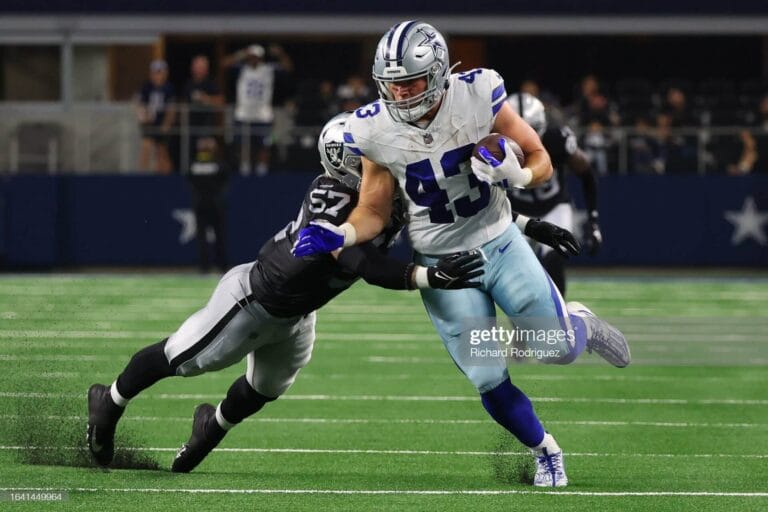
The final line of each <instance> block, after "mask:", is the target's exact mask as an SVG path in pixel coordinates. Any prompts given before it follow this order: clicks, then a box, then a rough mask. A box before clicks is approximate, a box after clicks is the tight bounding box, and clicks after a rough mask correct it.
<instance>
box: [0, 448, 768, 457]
mask: <svg viewBox="0 0 768 512" xmlns="http://www.w3.org/2000/svg"><path fill="white" fill-rule="evenodd" d="M85 449H86V447H85V446H18V445H17V446H0V450H9V451H10V450H75V451H79V450H85ZM123 449H124V450H126V451H136V452H141V451H148V452H174V453H175V452H178V451H179V448H178V446H176V447H173V448H166V447H157V446H151V447H140V448H138V447H137V448H123ZM216 452H218V453H302V454H315V455H318V454H319V455H336V454H347V455H437V456H443V455H458V456H469V457H477V456H487V455H497V456H503V457H530V456H531V454H530V453H528V452H506V451H505V452H500V451H491V450H455V451H452V450H375V449H363V448H347V449H342V448H338V449H336V448H216ZM566 456H567V457H641V458H642V457H650V458H677V457H692V458H699V459H768V453H622V452H616V453H598V452H567V453H566Z"/></svg>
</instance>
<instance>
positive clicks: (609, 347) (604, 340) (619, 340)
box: [566, 301, 632, 368]
mask: <svg viewBox="0 0 768 512" xmlns="http://www.w3.org/2000/svg"><path fill="white" fill-rule="evenodd" d="M566 306H567V308H568V312H569V313H573V314H574V315H576V316H578V317H580V318H581V319H582V320H584V324H585V325H586V327H587V352H589V353H590V354H591V353H592V351H595V352H597V355H599V356H600V357H602V358H603V359H605V360H606V361H608V362H609V363H611V364H612V365H613V366H616V367H617V368H624V367H625V366H627V365H628V364H629V362H630V361H631V360H632V356H631V354H630V353H629V344H628V343H627V338H625V337H624V335H623V334H622V333H621V331H619V330H618V329H617V328H615V327H614V326H612V325H611V324H609V323H608V322H606V321H605V320H601V319H599V318H598V317H597V316H596V315H595V314H594V313H592V311H591V310H590V309H589V308H588V307H587V306H585V305H584V304H582V303H581V302H575V301H574V302H569V303H568V304H567V305H566Z"/></svg>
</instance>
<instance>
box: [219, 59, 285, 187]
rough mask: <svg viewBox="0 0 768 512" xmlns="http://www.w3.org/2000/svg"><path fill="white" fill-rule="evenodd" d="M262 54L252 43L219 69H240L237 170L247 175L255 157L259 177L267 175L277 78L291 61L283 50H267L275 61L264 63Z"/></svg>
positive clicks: (238, 82)
mask: <svg viewBox="0 0 768 512" xmlns="http://www.w3.org/2000/svg"><path fill="white" fill-rule="evenodd" d="M265 53H266V52H265V50H264V47H263V46H261V45H259V44H252V45H250V46H249V47H248V48H245V49H243V50H239V51H237V52H235V53H234V54H232V55H229V56H227V57H225V58H224V60H223V61H222V67H232V66H240V72H239V74H238V77H237V102H236V104H235V121H236V123H237V141H238V144H237V145H238V146H239V147H240V171H241V172H242V173H243V174H248V173H250V171H251V161H252V158H251V155H256V157H257V163H256V174H257V175H259V176H263V175H264V174H266V173H267V170H268V166H269V144H270V141H269V138H270V137H271V135H272V123H273V121H274V119H275V113H274V109H273V108H272V99H273V95H274V90H275V82H276V76H277V74H278V73H285V72H289V71H292V70H293V61H292V60H291V58H290V57H289V56H288V54H287V53H286V52H285V50H283V49H282V47H280V46H277V45H272V46H270V47H269V53H270V55H271V56H272V57H274V58H275V59H276V62H265V60H264V59H265ZM246 140H247V141H248V144H246V143H245V141H246Z"/></svg>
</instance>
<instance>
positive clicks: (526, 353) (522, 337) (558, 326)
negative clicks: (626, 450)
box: [460, 317, 576, 365]
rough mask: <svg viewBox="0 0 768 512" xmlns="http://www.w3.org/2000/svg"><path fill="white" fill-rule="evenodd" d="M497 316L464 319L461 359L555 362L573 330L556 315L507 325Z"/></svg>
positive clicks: (564, 351) (472, 361) (572, 343)
mask: <svg viewBox="0 0 768 512" xmlns="http://www.w3.org/2000/svg"><path fill="white" fill-rule="evenodd" d="M504 321H505V320H503V319H497V318H493V317H490V318H473V319H467V320H466V321H465V322H464V329H463V338H464V339H463V340H462V341H463V343H462V349H461V356H460V357H461V358H462V359H463V360H464V361H465V362H466V363H468V364H471V365H487V364H497V362H498V360H499V358H502V359H510V360H515V361H523V360H528V359H534V360H537V361H544V362H554V361H557V360H559V359H561V358H564V357H565V356H567V355H568V354H569V353H570V351H571V349H572V348H573V347H574V346H575V344H576V333H575V331H574V330H573V329H572V328H571V327H570V325H567V324H562V323H561V320H560V319H557V318H530V317H526V318H522V319H521V318H516V319H512V321H511V322H509V324H508V325H498V324H499V323H502V322H504Z"/></svg>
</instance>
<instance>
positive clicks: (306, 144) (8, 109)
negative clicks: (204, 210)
mask: <svg viewBox="0 0 768 512" xmlns="http://www.w3.org/2000/svg"><path fill="white" fill-rule="evenodd" d="M194 111H195V110H194V109H190V108H187V107H186V106H183V107H182V108H180V109H179V115H178V119H177V123H176V124H175V125H174V127H173V128H172V129H171V130H170V131H168V132H162V131H161V130H160V129H159V128H152V127H149V128H145V129H144V131H143V133H144V134H146V135H157V136H162V137H163V138H164V139H165V141H166V143H167V145H168V148H169V151H170V153H171V159H172V161H173V162H174V167H175V168H177V169H181V170H184V169H188V168H189V163H190V157H191V143H192V140H193V139H194V137H200V136H213V137H217V138H219V140H221V141H223V142H224V145H225V148H227V149H228V151H229V153H228V157H229V158H230V160H231V161H232V162H233V163H234V162H235V161H239V156H237V155H234V154H233V151H242V152H243V153H245V154H247V153H249V152H250V137H247V136H245V137H242V138H241V139H239V140H242V145H241V146H236V144H235V143H236V141H237V140H238V138H237V137H236V136H237V135H238V134H239V135H247V133H246V134H244V133H243V131H244V130H251V129H249V128H247V127H242V126H238V125H237V124H236V123H235V122H234V115H233V113H234V106H233V105H227V106H225V107H223V108H218V109H216V115H215V119H216V124H215V125H213V126H191V125H190V122H189V121H190V114H192V113H193V112H194ZM207 111H208V112H210V111H211V109H207ZM30 127H37V128H38V129H37V131H35V130H34V129H33V130H30ZM320 128H321V127H320V126H298V125H295V124H294V122H293V118H292V116H291V115H290V114H288V113H287V112H286V111H284V110H280V109H278V112H277V115H276V119H275V123H274V125H273V128H272V130H271V131H270V132H269V133H267V132H262V133H261V134H260V135H263V136H265V137H267V138H268V139H269V142H270V143H271V145H272V148H273V164H274V168H276V169H293V170H312V169H315V168H316V166H317V155H316V140H317V135H318V134H319V131H320ZM744 130H746V131H749V132H751V133H752V134H753V135H754V136H756V137H766V136H768V133H766V132H765V131H764V130H761V129H759V128H754V127H745V126H722V127H721V126H717V127H715V126H710V127H687V128H673V129H671V130H670V132H669V135H670V137H673V138H681V139H684V140H685V141H686V144H689V145H690V150H691V152H692V153H693V157H692V159H691V162H692V164H691V166H690V168H689V169H687V170H686V173H687V174H692V173H698V174H708V173H720V172H723V170H724V169H723V165H724V162H723V160H722V159H720V158H717V157H718V155H717V154H716V153H717V151H718V147H717V143H718V142H719V141H720V142H721V141H726V140H729V139H732V140H737V139H738V137H739V136H740V133H741V132H743V131H744ZM576 131H577V134H579V136H580V139H582V145H584V144H583V142H585V141H584V140H583V135H585V133H586V132H585V131H584V130H583V129H577V130H576ZM238 132H239V133H238ZM34 133H38V134H39V137H42V136H43V135H42V134H46V135H45V137H46V139H45V141H40V140H37V141H35V140H32V141H31V142H32V143H30V138H31V139H34V138H35V135H34ZM654 133H655V132H654V129H653V128H651V129H645V130H638V129H636V128H634V127H616V128H614V127H611V128H605V129H604V130H603V132H602V136H603V138H604V146H603V147H602V149H600V148H598V151H599V150H602V151H604V152H605V158H606V159H607V162H608V172H609V173H611V174H616V173H618V174H628V173H632V172H633V169H632V156H633V153H632V151H633V150H632V147H631V142H632V140H633V139H634V138H637V137H648V138H650V139H653V138H654V136H655V135H654ZM31 134H32V135H31ZM141 138H142V130H141V129H140V126H139V123H138V121H137V120H136V115H135V110H134V105H133V104H132V103H130V102H110V103H75V104H73V105H72V106H71V107H69V108H67V107H65V106H64V105H62V104H61V103H58V102H51V103H31V102H0V140H5V141H7V143H5V144H0V173H3V174H13V173H56V172H67V173H74V174H136V173H139V172H140V171H139V170H138V156H139V149H140V145H141ZM25 148H31V149H27V150H25ZM586 149H588V150H591V151H592V153H593V154H594V153H595V151H594V148H589V147H587V148H586ZM25 151H26V152H25ZM30 151H31V154H30V153H29V152H30ZM652 173H659V174H663V173H664V172H663V170H662V171H655V172H652Z"/></svg>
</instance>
